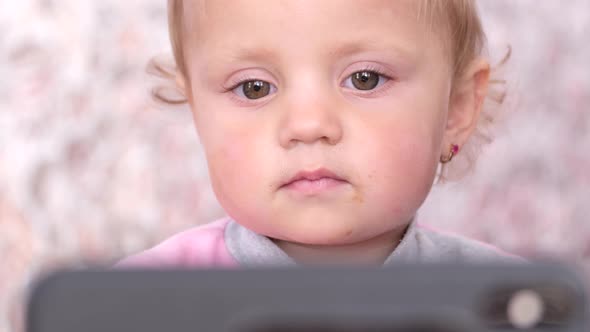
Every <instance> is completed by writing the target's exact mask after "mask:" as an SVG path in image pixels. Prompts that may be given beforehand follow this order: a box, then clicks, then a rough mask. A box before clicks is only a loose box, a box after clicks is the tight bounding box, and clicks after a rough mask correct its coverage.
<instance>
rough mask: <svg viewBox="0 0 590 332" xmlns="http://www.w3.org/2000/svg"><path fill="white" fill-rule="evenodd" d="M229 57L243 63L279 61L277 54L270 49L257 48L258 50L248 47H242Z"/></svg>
mask: <svg viewBox="0 0 590 332" xmlns="http://www.w3.org/2000/svg"><path fill="white" fill-rule="evenodd" d="M229 57H230V58H231V59H232V60H242V61H244V60H245V61H259V60H264V61H269V60H271V61H274V60H278V58H279V56H278V54H277V52H275V51H273V50H272V49H270V48H268V47H257V48H247V47H240V48H238V49H237V50H233V52H231V53H229Z"/></svg>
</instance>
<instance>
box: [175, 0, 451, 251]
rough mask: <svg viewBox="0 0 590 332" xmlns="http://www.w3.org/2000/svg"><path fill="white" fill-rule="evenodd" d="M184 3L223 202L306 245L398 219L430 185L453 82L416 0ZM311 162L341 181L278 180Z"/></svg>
mask: <svg viewBox="0 0 590 332" xmlns="http://www.w3.org/2000/svg"><path fill="white" fill-rule="evenodd" d="M189 3H191V4H190V5H188V6H187V7H188V8H186V9H187V10H189V11H190V12H188V13H186V14H185V15H186V19H187V20H188V22H190V24H188V27H187V30H185V37H186V39H185V41H184V47H185V55H186V59H187V68H188V69H187V70H188V72H189V79H190V87H191V95H192V96H191V97H192V98H191V107H192V110H193V113H194V119H195V122H196V126H197V130H198V133H199V136H200V138H201V142H202V144H203V146H204V148H205V152H206V155H207V160H208V165H209V169H210V175H211V181H212V184H213V187H214V190H215V192H216V194H217V197H218V199H219V201H220V203H221V205H222V206H223V207H224V208H225V210H226V212H227V213H228V214H229V215H230V216H231V217H233V218H234V219H236V220H237V221H238V222H240V223H241V224H243V225H244V226H246V227H248V228H250V229H252V230H254V231H257V232H259V233H261V234H264V235H267V236H270V237H273V238H278V239H282V240H286V241H292V242H298V243H305V244H331V245H335V244H350V243H355V242H359V241H363V240H367V239H370V238H373V237H375V236H377V235H380V234H383V233H385V232H387V231H392V230H395V229H400V228H401V227H404V226H405V225H406V224H407V223H408V221H409V220H410V219H411V218H412V217H413V215H414V214H415V213H416V210H417V209H418V208H419V206H420V205H421V204H422V202H423V201H424V199H425V198H426V196H427V194H428V192H429V190H430V188H431V185H432V183H433V180H434V177H435V173H436V168H437V164H438V160H439V157H440V155H441V145H442V139H443V134H444V128H445V124H446V117H447V108H448V105H449V97H450V88H451V83H452V75H451V66H450V62H449V57H448V56H447V55H446V53H445V50H444V47H443V46H442V45H441V42H440V39H441V36H440V35H439V34H438V33H436V32H434V33H433V32H431V31H428V30H427V27H426V24H424V23H421V22H419V21H418V20H417V19H416V17H417V12H416V11H417V8H415V7H417V5H416V3H417V1H411V0H407V1H391V0H381V1H377V0H363V1H358V0H323V1H315V0H313V1H312V0H296V1H295V0H293V1H289V0H284V1H267V2H264V3H257V2H252V1H245V0H215V1H205V0H201V1H193V2H189ZM197 3H198V5H197ZM363 72H364V73H363ZM373 72H379V73H381V74H382V75H383V76H382V77H380V76H376V74H374V73H373ZM356 73H358V74H356ZM242 81H254V82H251V83H250V84H243V85H240V82H242ZM318 169H325V170H329V171H331V172H332V173H334V174H335V176H336V177H338V178H339V179H340V180H335V179H329V178H324V179H323V180H319V181H313V179H312V177H311V176H308V178H307V179H303V180H302V181H298V182H295V183H292V184H291V185H286V184H287V183H289V181H290V180H291V179H292V178H293V177H294V176H296V175H297V174H298V172H302V171H308V172H313V171H316V170H318ZM316 175H317V174H316ZM318 176H320V177H321V176H328V175H326V174H319V175H318ZM328 177H329V176H328Z"/></svg>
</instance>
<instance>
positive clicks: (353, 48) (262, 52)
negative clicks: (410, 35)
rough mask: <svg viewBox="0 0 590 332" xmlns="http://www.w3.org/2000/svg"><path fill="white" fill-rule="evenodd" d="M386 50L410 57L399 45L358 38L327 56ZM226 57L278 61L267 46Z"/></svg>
mask: <svg viewBox="0 0 590 332" xmlns="http://www.w3.org/2000/svg"><path fill="white" fill-rule="evenodd" d="M374 50H377V51H387V52H393V53H395V54H396V55H397V56H400V57H402V58H408V57H411V54H412V52H411V51H410V50H408V49H407V48H403V47H400V46H399V45H395V46H394V45H391V44H387V43H379V42H376V41H371V40H359V41H347V42H345V43H343V44H342V45H340V46H338V47H337V48H334V49H332V50H329V51H328V52H327V54H328V56H329V57H331V58H335V59H338V58H343V57H347V56H350V55H353V54H356V53H362V52H368V51H374ZM227 55H228V57H229V58H231V59H232V60H234V61H235V60H242V61H278V60H279V54H278V53H277V52H276V51H275V50H273V49H272V48H269V47H256V48H250V47H239V48H237V49H234V50H232V52H231V53H227Z"/></svg>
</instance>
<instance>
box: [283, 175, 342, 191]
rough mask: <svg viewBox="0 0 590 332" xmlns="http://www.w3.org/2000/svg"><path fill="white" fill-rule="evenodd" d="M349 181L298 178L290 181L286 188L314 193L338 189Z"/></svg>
mask: <svg viewBox="0 0 590 332" xmlns="http://www.w3.org/2000/svg"><path fill="white" fill-rule="evenodd" d="M346 183H347V182H346V181H342V180H337V179H333V178H321V179H317V180H298V181H294V182H291V183H289V184H288V185H286V186H285V187H284V188H285V189H288V190H291V191H295V192H298V193H302V194H306V195H314V194H319V193H322V192H328V191H331V190H334V189H337V188H339V187H341V186H343V185H345V184H346Z"/></svg>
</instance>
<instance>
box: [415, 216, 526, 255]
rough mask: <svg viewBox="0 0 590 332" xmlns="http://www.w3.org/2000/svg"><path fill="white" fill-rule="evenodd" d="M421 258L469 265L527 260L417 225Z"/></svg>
mask: <svg viewBox="0 0 590 332" xmlns="http://www.w3.org/2000/svg"><path fill="white" fill-rule="evenodd" d="M413 236H414V237H415V239H414V240H415V241H416V244H417V247H418V249H419V251H420V256H422V257H421V258H422V259H424V260H427V261H429V260H432V261H449V260H451V261H461V262H467V263H491V262H497V263H524V262H526V260H525V259H523V258H521V257H518V256H516V255H513V254H510V253H508V252H505V251H503V250H501V249H499V248H497V247H494V246H492V245H490V244H487V243H484V242H480V241H477V240H474V239H470V238H466V237H463V236H460V235H457V234H453V233H451V232H447V231H442V230H439V229H436V228H434V227H431V226H428V225H423V224H416V229H415V232H414V234H413Z"/></svg>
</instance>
